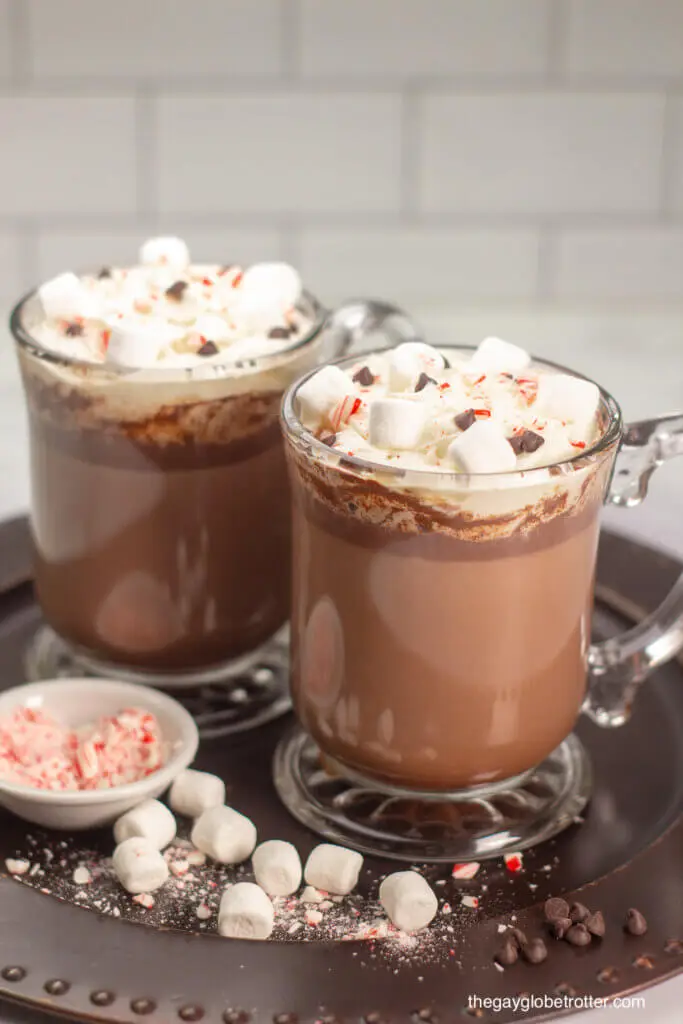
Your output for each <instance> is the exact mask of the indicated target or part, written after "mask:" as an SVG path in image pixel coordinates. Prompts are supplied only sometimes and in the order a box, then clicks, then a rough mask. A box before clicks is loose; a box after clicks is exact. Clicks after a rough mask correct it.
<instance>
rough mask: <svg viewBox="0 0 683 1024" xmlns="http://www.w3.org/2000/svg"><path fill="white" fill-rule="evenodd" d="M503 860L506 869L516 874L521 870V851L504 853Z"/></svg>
mask: <svg viewBox="0 0 683 1024" xmlns="http://www.w3.org/2000/svg"><path fill="white" fill-rule="evenodd" d="M503 860H504V861H505V867H506V868H507V869H508V871H511V872H512V873H513V874H516V873H517V872H518V871H521V870H522V855H521V853H506V854H505V856H504V858H503Z"/></svg>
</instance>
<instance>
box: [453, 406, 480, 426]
mask: <svg viewBox="0 0 683 1024" xmlns="http://www.w3.org/2000/svg"><path fill="white" fill-rule="evenodd" d="M476 418H477V417H476V414H475V412H474V409H465V411H464V412H459V413H458V415H457V416H455V417H454V422H455V425H456V427H457V428H458V429H459V430H467V429H468V428H469V427H471V426H472V424H473V423H474V421H475V420H476Z"/></svg>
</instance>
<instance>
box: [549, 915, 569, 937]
mask: <svg viewBox="0 0 683 1024" xmlns="http://www.w3.org/2000/svg"><path fill="white" fill-rule="evenodd" d="M571 927H572V923H571V920H570V919H569V918H568V917H556V918H555V920H554V921H551V922H550V929H551V931H552V933H553V935H554V936H555V938H556V939H563V938H564V937H565V935H566V934H567V932H568V931H569V929H570V928H571Z"/></svg>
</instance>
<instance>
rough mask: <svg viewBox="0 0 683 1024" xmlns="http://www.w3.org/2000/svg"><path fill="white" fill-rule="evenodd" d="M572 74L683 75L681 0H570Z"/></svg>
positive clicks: (623, 75)
mask: <svg viewBox="0 0 683 1024" xmlns="http://www.w3.org/2000/svg"><path fill="white" fill-rule="evenodd" d="M567 30H568V31H567V68H568V71H569V73H570V74H571V75H573V76H580V75H588V76H591V77H594V78H603V77H604V78H610V77H619V78H624V79H626V78H628V76H634V77H637V76H639V75H644V76H648V77H649V76H653V77H656V78H660V77H661V78H675V79H683V3H682V2H681V0H569V9H568V17H567Z"/></svg>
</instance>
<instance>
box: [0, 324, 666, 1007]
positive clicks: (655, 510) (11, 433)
mask: <svg viewBox="0 0 683 1024" xmlns="http://www.w3.org/2000/svg"><path fill="white" fill-rule="evenodd" d="M417 319H418V321H419V322H420V323H421V324H422V325H424V326H425V328H426V334H427V337H429V339H430V340H431V341H433V342H434V343H436V344H438V343H439V341H440V340H442V341H444V342H445V341H446V340H447V339H448V340H451V339H452V341H456V340H457V341H458V342H459V343H462V344H473V343H476V342H477V341H479V340H480V339H481V338H482V337H483V336H484V335H485V334H491V333H498V334H500V335H501V336H502V337H506V338H508V339H509V340H511V341H516V342H518V343H519V344H525V345H527V347H529V348H531V349H532V350H533V351H534V352H535V353H536V354H538V355H540V356H545V357H546V358H549V359H555V360H557V361H559V362H563V363H566V364H568V365H570V366H572V367H573V368H575V369H577V370H581V371H582V372H584V373H587V374H588V375H589V376H592V377H593V378H594V379H597V380H599V381H600V383H601V384H603V385H604V386H605V387H606V388H607V389H608V390H610V391H611V392H612V393H613V394H614V395H615V397H616V398H617V399H618V400H619V402H620V403H621V405H622V408H623V411H624V415H625V417H626V418H627V419H641V418H646V417H650V416H653V415H655V414H656V413H666V412H669V413H670V412H676V411H679V412H683V309H666V310H663V311H660V310H640V309H638V310H626V311H622V310H619V311H616V312H615V311H607V312H597V313H595V312H583V311H575V310H569V311H562V310H560V311H558V310H553V311H547V310H539V309H535V310H532V311H530V310H509V309H508V310H494V311H491V310H490V309H489V310H482V309H473V310H467V311H462V310H459V311H457V312H453V311H447V310H444V311H440V312H436V313H435V312H434V311H433V310H429V311H423V312H422V315H420V311H418V314H417ZM0 438H2V439H3V440H2V442H1V443H0V480H2V487H1V488H0V518H3V517H7V516H10V515H15V514H17V513H20V512H25V511H26V509H27V507H28V496H29V484H28V455H27V440H26V431H25V422H24V414H23V400H22V394H21V386H20V382H19V377H18V373H17V369H16V365H15V361H14V354H13V352H12V348H11V345H10V344H9V341H8V339H7V338H6V337H2V338H1V339H0ZM604 518H605V523H607V524H608V525H609V526H610V528H611V529H614V530H617V531H619V532H621V533H625V534H628V535H631V536H634V537H637V538H640V539H643V540H645V541H647V542H649V543H651V544H654V545H658V546H659V547H661V548H664V549H666V550H668V551H669V552H670V553H673V554H675V555H678V556H679V557H681V558H683V460H680V461H679V462H678V463H675V462H674V463H672V464H669V465H668V466H664V467H662V469H660V470H659V472H658V474H657V476H656V477H655V479H654V481H653V484H652V487H651V493H650V495H649V496H648V499H647V501H646V502H645V503H644V504H643V505H642V506H641V507H640V508H637V509H633V510H629V511H624V510H617V509H607V510H605V514H604ZM681 870H682V871H683V865H681ZM644 995H645V1006H644V1007H643V1008H633V1009H628V1010H623V1012H624V1013H627V1014H628V1018H627V1019H628V1021H629V1024H674V1021H678V1020H680V1007H681V1005H682V1004H683V975H682V976H679V977H677V978H674V979H673V980H671V981H667V982H664V983H662V984H661V985H657V986H655V987H654V988H652V989H649V990H647V991H646V993H644ZM610 1012H611V1011H610V1010H608V1009H605V1010H593V1011H589V1012H584V1013H579V1014H577V1016H576V1017H575V1018H574V1020H575V1021H576V1022H577V1024H596V1022H598V1024H599V1022H600V1021H604V1022H605V1024H607V1021H608V1019H609V1015H610Z"/></svg>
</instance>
